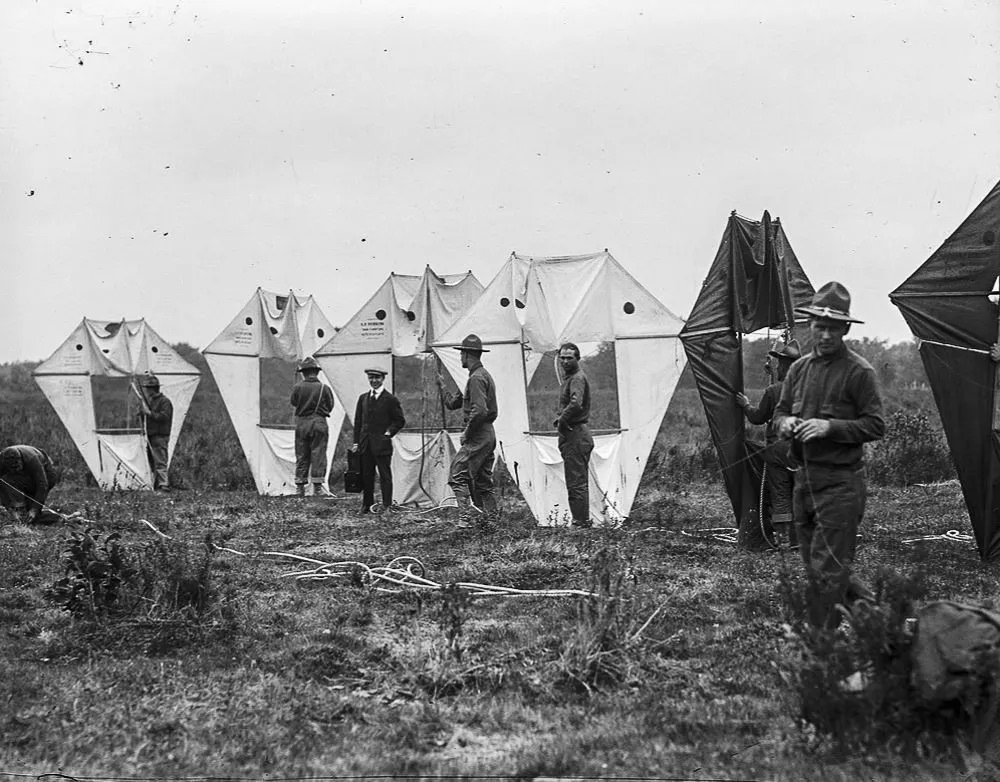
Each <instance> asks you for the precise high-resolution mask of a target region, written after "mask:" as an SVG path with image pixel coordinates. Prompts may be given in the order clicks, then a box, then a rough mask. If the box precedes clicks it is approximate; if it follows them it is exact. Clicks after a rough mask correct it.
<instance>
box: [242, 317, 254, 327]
mask: <svg viewBox="0 0 1000 782" xmlns="http://www.w3.org/2000/svg"><path fill="white" fill-rule="evenodd" d="M244 323H246V324H247V325H248V326H252V325H253V318H247V319H246V320H245V321H244Z"/></svg>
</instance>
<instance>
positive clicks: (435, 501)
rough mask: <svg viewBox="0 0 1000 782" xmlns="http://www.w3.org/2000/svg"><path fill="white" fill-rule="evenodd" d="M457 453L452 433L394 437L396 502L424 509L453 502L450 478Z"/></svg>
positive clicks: (410, 433) (393, 477) (393, 476)
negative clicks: (453, 460)
mask: <svg viewBox="0 0 1000 782" xmlns="http://www.w3.org/2000/svg"><path fill="white" fill-rule="evenodd" d="M457 450H458V445H457V440H453V439H452V438H451V437H450V436H449V433H448V432H444V431H439V432H428V433H425V434H421V433H420V432H399V433H398V434H397V435H396V436H395V437H394V438H393V453H392V483H393V500H394V501H395V502H396V503H398V504H400V505H418V506H420V507H433V506H437V505H441V504H442V503H444V502H446V501H453V500H454V498H455V494H454V492H452V490H451V487H450V486H448V475H449V473H450V471H451V462H452V459H453V458H454V456H455V453H456V451H457Z"/></svg>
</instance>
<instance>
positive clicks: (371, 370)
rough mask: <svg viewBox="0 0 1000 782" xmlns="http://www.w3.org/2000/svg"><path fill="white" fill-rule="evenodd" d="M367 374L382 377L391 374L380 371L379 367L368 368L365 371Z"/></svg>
mask: <svg viewBox="0 0 1000 782" xmlns="http://www.w3.org/2000/svg"><path fill="white" fill-rule="evenodd" d="M365 374H366V375H381V376H382V377H385V376H386V375H388V374H389V373H388V372H386V371H385V370H384V369H379V368H378V367H368V368H367V369H366V370H365Z"/></svg>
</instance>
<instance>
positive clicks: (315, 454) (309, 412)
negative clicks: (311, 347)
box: [291, 356, 334, 497]
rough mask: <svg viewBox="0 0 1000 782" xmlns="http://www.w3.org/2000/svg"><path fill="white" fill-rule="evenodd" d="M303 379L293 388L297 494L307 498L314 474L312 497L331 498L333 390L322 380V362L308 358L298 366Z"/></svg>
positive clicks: (292, 403) (292, 402)
mask: <svg viewBox="0 0 1000 782" xmlns="http://www.w3.org/2000/svg"><path fill="white" fill-rule="evenodd" d="M299 372H301V373H302V379H301V380H300V381H299V382H298V383H296V384H295V386H294V387H293V388H292V398H291V405H292V407H294V408H295V491H296V493H297V494H298V496H299V497H305V496H306V484H307V483H309V477H310V473H311V475H312V483H313V496H315V497H320V496H329V494H330V491H329V489H327V488H326V446H327V444H328V443H329V441H330V428H329V426H327V423H326V419H327V418H329V417H330V413H332V412H333V405H334V399H333V391H332V390H331V389H330V387H329V386H327V385H324V384H323V383H322V382H320V379H319V362H318V361H317V360H316V359H314V358H313V357H312V356H307V357H306V358H304V359H303V360H302V363H301V364H299Z"/></svg>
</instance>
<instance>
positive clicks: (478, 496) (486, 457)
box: [437, 334, 497, 514]
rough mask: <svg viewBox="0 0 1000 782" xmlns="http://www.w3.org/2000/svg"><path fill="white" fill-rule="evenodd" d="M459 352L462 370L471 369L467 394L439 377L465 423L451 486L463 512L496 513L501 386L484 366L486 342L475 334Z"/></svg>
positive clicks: (448, 399) (447, 398)
mask: <svg viewBox="0 0 1000 782" xmlns="http://www.w3.org/2000/svg"><path fill="white" fill-rule="evenodd" d="M456 350H460V351H461V352H462V367H463V368H465V369H467V370H469V380H468V382H467V383H466V384H465V393H449V392H448V391H447V390H446V389H445V384H444V378H443V377H441V375H440V374H439V375H438V377H437V382H438V388H439V389H440V391H441V395H442V397H443V399H444V403H445V406H446V407H448V408H449V409H450V410H457V409H458V408H459V407H461V408H462V417H463V421H464V429H463V430H462V434H461V437H460V438H459V442H460V443H461V447H460V448H459V450H458V453H456V454H455V458H454V460H453V461H452V463H451V475H450V476H449V478H448V485H449V486H450V487H451V490H452V491H453V492H454V493H455V499H456V501H457V502H458V507H459V510H460V511H464V510H465V509H468V508H470V507H473V508H478V509H481V510H483V511H485V512H487V513H489V514H495V513H496V500H495V499H494V497H493V451H494V450H495V449H496V444H497V437H496V433H495V432H494V431H493V422H494V421H496V420H497V387H496V383H495V382H493V378H492V376H491V375H490V373H489V372H487V371H486V367H484V366H483V363H482V354H483V353H489V350H487V349H485V348H483V341H482V340H481V339H480V338H479V337H478V336H476V335H475V334H469V336H467V337H466V338H465V339H463V340H462V344H461V346H460V347H458V348H456Z"/></svg>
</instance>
